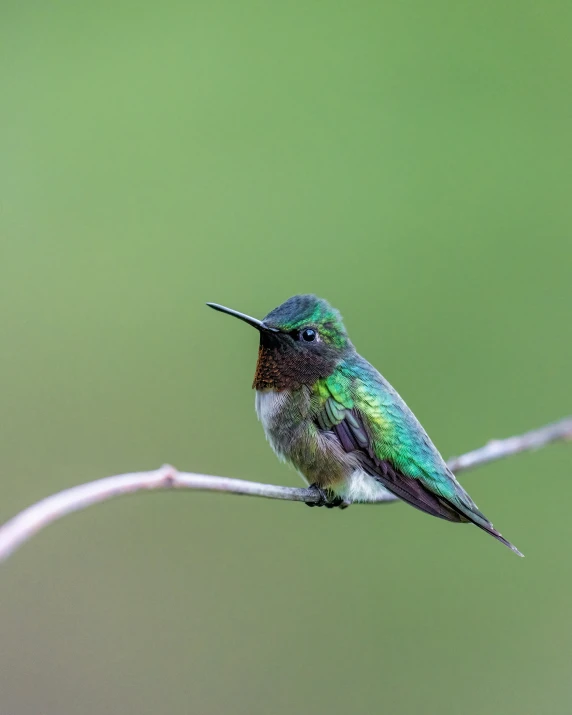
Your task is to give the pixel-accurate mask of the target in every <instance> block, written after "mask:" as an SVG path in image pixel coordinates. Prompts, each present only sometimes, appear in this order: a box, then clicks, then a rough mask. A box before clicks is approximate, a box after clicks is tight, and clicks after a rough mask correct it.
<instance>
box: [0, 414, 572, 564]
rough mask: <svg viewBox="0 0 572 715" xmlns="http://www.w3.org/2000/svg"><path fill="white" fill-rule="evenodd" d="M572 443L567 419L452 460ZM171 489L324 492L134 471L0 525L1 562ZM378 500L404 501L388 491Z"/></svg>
mask: <svg viewBox="0 0 572 715" xmlns="http://www.w3.org/2000/svg"><path fill="white" fill-rule="evenodd" d="M566 439H568V440H572V417H567V418H565V419H563V420H560V421H559V422H555V423H554V424H550V425H546V426H545V427H540V429H536V430H532V431H531V432H527V433H526V434H523V435H520V436H517V437H508V438H507V439H502V440H493V441H491V442H489V443H488V444H487V445H485V446H484V447H481V448H480V449H476V450H474V451H473V452H468V453H467V454H464V455H462V456H460V457H454V458H453V459H451V460H450V461H449V462H448V465H449V467H450V468H451V469H452V470H453V471H454V472H460V471H463V470H465V469H471V468H473V467H476V466H478V465H480V464H486V463H487V462H492V461H494V460H496V459H501V458H503V457H508V456H510V455H513V454H517V453H519V452H525V451H528V450H532V449H539V448H540V447H544V446H545V445H547V444H549V443H550V442H557V441H559V440H566ZM167 489H196V490H199V491H209V492H225V493H228V494H243V495H245V496H251V497H265V498H266V499H284V500H286V501H300V502H306V503H307V504H315V503H317V502H318V501H319V499H320V497H319V494H318V493H317V492H316V491H314V490H312V489H305V488H296V487H280V486H276V485H274V484H260V483H258V482H249V481H245V480H242V479H232V478H230V477H215V476H210V475H206V474H192V473H188V472H178V471H177V470H176V469H175V468H174V467H171V466H169V465H165V466H163V467H161V468H160V469H157V470H155V471H152V472H133V473H131V474H118V475H116V476H113V477H105V478H104V479H98V480H96V481H94V482H88V483H87V484H80V485H79V486H77V487H72V488H71V489H64V490H63V491H61V492H58V493H57V494H53V495H52V496H49V497H47V498H46V499H42V500H41V501H39V502H37V503H36V504H33V505H32V506H31V507H28V508H27V509H24V511H22V512H20V513H19V514H18V515H17V516H15V517H14V518H13V519H10V520H9V521H7V522H6V523H5V524H4V525H3V526H2V527H0V561H3V560H5V559H6V558H8V556H10V554H11V553H13V552H14V551H15V550H16V549H17V548H18V547H19V546H21V545H22V544H23V543H24V542H26V541H28V539H30V538H31V537H32V536H34V534H36V533H37V532H38V531H40V530H41V529H43V528H44V527H46V526H48V525H49V524H51V523H52V522H54V521H57V520H58V519H61V518H62V517H63V516H65V515H66V514H71V513H72V512H74V511H80V510H81V509H85V508H86V507H88V506H91V505H92V504H98V503H99V502H103V501H107V500H108V499H113V498H114V497H118V496H122V495H124V494H133V493H134V492H140V491H153V490H167ZM375 501H376V502H394V501H399V500H398V499H397V497H395V496H394V495H393V494H390V493H389V492H387V493H385V494H383V495H382V496H380V497H379V498H378V499H376V500H375Z"/></svg>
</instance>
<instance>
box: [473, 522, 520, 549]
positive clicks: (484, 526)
mask: <svg viewBox="0 0 572 715" xmlns="http://www.w3.org/2000/svg"><path fill="white" fill-rule="evenodd" d="M467 516H468V518H469V520H470V521H472V522H473V524H474V525H475V526H478V527H479V529H482V530H483V531H486V532H487V534H490V535H491V536H494V537H495V539H497V540H498V541H500V542H501V544H504V545H505V546H508V548H509V549H510V550H511V551H514V553H515V554H516V555H517V556H524V554H523V553H521V552H520V551H519V550H518V549H517V548H516V546H515V545H514V544H511V543H510V541H508V540H507V539H505V538H504V536H503V535H502V534H501V533H500V531H497V530H496V529H495V528H494V526H493V525H492V524H491V522H490V521H487V520H486V519H476V518H472V517H471V516H470V515H469V514H467Z"/></svg>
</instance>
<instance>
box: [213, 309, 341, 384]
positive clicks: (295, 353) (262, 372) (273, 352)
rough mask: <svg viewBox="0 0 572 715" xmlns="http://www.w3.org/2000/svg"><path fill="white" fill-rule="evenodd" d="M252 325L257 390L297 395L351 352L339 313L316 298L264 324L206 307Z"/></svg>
mask: <svg viewBox="0 0 572 715" xmlns="http://www.w3.org/2000/svg"><path fill="white" fill-rule="evenodd" d="M207 305H209V306H210V307H211V308H214V309H215V310H220V311H222V312H223V313H228V314H229V315H234V316H235V317H236V318H239V319H240V320H243V321H244V322H246V323H248V324H249V325H252V326H253V327H254V328H256V329H257V330H258V331H259V333H260V348H259V353H258V364H257V366H256V375H255V377H254V385H253V386H254V387H255V388H256V389H258V390H260V389H265V388H273V389H276V390H284V389H296V388H297V387H300V386H301V385H311V384H314V383H315V382H316V380H318V379H320V378H323V377H327V376H328V375H331V373H332V372H333V371H334V370H335V368H336V365H337V364H338V363H339V362H340V360H341V359H342V358H343V357H344V356H345V355H346V354H347V353H348V352H349V351H351V350H353V346H352V344H351V342H350V339H349V338H348V335H347V333H346V329H345V327H344V324H343V321H342V317H341V315H340V314H339V312H338V311H337V310H336V309H335V308H332V306H331V305H330V304H329V303H328V302H327V301H325V300H323V299H322V298H318V297H317V296H315V295H295V296H293V297H292V298H289V299H288V300H287V301H285V302H284V303H282V304H281V305H279V306H278V307H277V308H274V310H272V311H270V313H268V315H267V316H266V317H265V318H263V320H257V319H256V318H251V317H250V316H249V315H245V314H244V313H239V312H238V311H235V310H231V309H230V308H225V307H224V306H222V305H217V304H216V303H207Z"/></svg>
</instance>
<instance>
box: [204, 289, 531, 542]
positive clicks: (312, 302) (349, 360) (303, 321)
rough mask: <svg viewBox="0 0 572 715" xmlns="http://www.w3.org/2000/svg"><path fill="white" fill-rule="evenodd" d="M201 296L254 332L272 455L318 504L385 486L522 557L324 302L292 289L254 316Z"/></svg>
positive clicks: (359, 497)
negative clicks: (290, 294) (312, 493)
mask: <svg viewBox="0 0 572 715" xmlns="http://www.w3.org/2000/svg"><path fill="white" fill-rule="evenodd" d="M207 305H208V306H210V307H211V308H214V309H215V310H220V311H221V312H223V313H228V314H229V315H233V316H234V317H236V318H239V319H240V320H243V321H244V322H246V323H248V324H249V325H252V326H253V327H254V328H256V329H257V330H258V331H259V333H260V347H259V349H258V362H257V364H256V372H255V375H254V383H253V388H254V389H255V390H256V412H257V414H258V418H259V420H260V421H261V422H262V426H263V427H264V431H265V433H266V437H267V439H268V441H269V442H270V445H271V446H272V448H273V450H274V451H275V452H276V454H277V456H278V457H279V458H280V459H282V460H284V461H287V462H290V463H291V464H293V465H294V467H295V468H296V469H297V470H298V472H299V473H300V474H301V475H302V477H303V478H304V480H305V481H306V482H307V483H308V484H309V485H310V488H311V489H314V490H315V491H317V492H318V495H319V498H320V499H319V503H318V504H317V505H318V506H328V507H333V506H338V507H341V508H344V507H346V506H349V505H350V504H351V503H352V502H367V501H372V500H374V499H375V497H376V496H378V495H381V494H382V493H383V492H384V491H385V490H388V491H390V492H391V493H392V494H394V495H395V496H397V497H399V499H401V500H403V501H405V502H407V503H408V504H411V506H414V507H417V509H420V510H421V511H424V512H427V513H428V514H431V515H432V516H437V517H439V518H440V519H446V520H447V521H453V522H472V523H473V524H475V525H476V526H478V527H479V528H480V529H483V531H486V532H487V533H488V534H491V536H494V537H495V539H498V540H499V541H500V542H502V543H503V544H504V545H505V546H508V548H509V549H512V551H514V552H515V553H516V554H518V555H519V556H522V554H521V553H520V551H519V550H518V549H517V548H516V547H515V546H513V545H512V544H511V543H510V542H509V541H507V540H506V539H505V538H504V537H503V536H502V535H501V534H500V533H499V532H498V531H497V530H496V529H495V528H494V527H493V525H492V524H491V522H490V521H489V520H488V519H487V518H486V516H485V515H484V514H483V513H482V512H480V511H479V510H478V508H477V505H476V504H475V502H474V501H473V500H472V499H471V497H470V496H469V495H468V494H467V492H466V491H465V490H464V489H463V487H462V486H461V485H460V484H459V482H458V481H457V480H456V478H455V475H454V474H453V473H452V472H451V470H450V469H449V468H448V467H447V465H446V463H445V460H444V459H443V457H442V456H441V454H440V453H439V451H438V450H437V448H436V447H435V445H434V444H433V442H432V441H431V440H430V439H429V437H428V435H427V433H426V432H425V430H424V429H423V427H422V426H421V424H420V423H419V422H418V420H417V418H416V417H415V415H414V414H413V412H411V410H410V409H409V407H407V405H406V404H405V402H404V401H403V400H402V399H401V397H400V396H399V395H398V393H397V392H396V391H395V390H394V389H393V387H392V386H391V385H390V384H389V382H388V381H387V380H386V379H385V378H384V377H383V376H382V375H381V374H380V373H379V372H378V371H377V370H376V369H375V368H374V367H373V366H372V365H370V363H369V362H368V361H367V360H366V359H365V358H363V357H362V356H361V355H360V354H359V353H358V352H357V350H356V349H355V348H354V346H353V344H352V342H351V340H350V339H349V337H348V334H347V332H346V329H345V327H344V324H343V321H342V317H341V315H340V313H339V312H338V311H337V310H335V309H334V308H332V306H331V305H330V304H329V303H328V302H327V301H325V300H323V299H321V298H318V297H316V296H314V295H295V296H293V297H292V298H289V299H288V300H287V301H286V302H284V303H282V305H279V306H278V308H275V309H274V310H273V311H271V312H270V313H268V315H267V316H266V317H265V318H264V319H263V320H257V319H256V318H251V317H250V316H249V315H245V314H244V313H239V312H238V311H236V310H231V309H230V308H225V307H224V306H222V305H217V304H216V303H207ZM308 506H314V504H309V505H308Z"/></svg>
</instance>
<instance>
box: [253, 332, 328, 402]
mask: <svg viewBox="0 0 572 715" xmlns="http://www.w3.org/2000/svg"><path fill="white" fill-rule="evenodd" d="M335 364H336V360H335V358H334V356H333V355H329V354H313V355H308V354H307V353H303V352H299V351H297V350H292V349H285V348H284V346H282V345H280V344H277V343H273V344H265V342H264V341H261V343H260V347H259V349H258V362H257V363H256V372H255V374H254V382H253V383H252V387H253V388H254V389H255V390H266V389H269V388H271V389H273V390H278V391H281V390H296V389H298V388H299V387H301V386H302V385H313V384H314V383H315V382H316V380H319V379H320V378H324V377H328V375H331V374H332V372H333V370H334V369H335Z"/></svg>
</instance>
